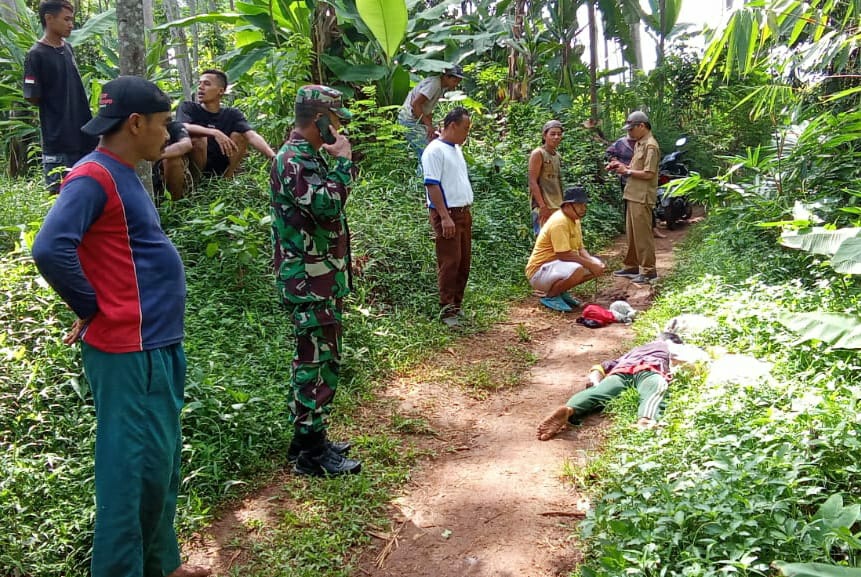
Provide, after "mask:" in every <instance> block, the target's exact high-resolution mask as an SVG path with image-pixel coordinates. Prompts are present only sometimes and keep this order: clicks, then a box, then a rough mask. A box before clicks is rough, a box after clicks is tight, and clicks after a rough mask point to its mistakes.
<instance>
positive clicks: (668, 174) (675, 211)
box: [655, 136, 693, 230]
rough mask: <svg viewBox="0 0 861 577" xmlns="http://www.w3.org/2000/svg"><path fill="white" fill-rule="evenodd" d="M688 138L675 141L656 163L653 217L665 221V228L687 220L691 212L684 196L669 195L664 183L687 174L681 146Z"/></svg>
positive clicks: (690, 207)
mask: <svg viewBox="0 0 861 577" xmlns="http://www.w3.org/2000/svg"><path fill="white" fill-rule="evenodd" d="M687 141H688V139H687V138H685V137H684V136H683V137H681V138H679V139H678V140H677V141H676V149H675V150H674V151H673V152H671V153H669V154H667V155H666V156H664V157H663V158H662V159H661V162H660V164H659V165H658V199H657V202H656V204H655V217H656V218H657V219H658V220H663V221H664V222H666V223H667V228H668V229H670V230H673V229H674V228H675V226H676V224H677V223H678V222H679V221H680V220H687V219H689V218H690V217H691V214H692V213H693V207H692V206H691V203H690V201H689V200H688V198H687V197H686V196H670V195H669V194H668V193H667V189H666V187H665V186H663V185H665V184H667V183H668V182H670V181H671V180H676V179H677V178H685V177H686V176H688V174H689V171H688V167H687V166H685V163H684V160H682V155H683V154H684V153H685V151H684V150H682V147H683V146H684V145H685V143H687Z"/></svg>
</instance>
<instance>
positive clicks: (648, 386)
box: [565, 371, 667, 420]
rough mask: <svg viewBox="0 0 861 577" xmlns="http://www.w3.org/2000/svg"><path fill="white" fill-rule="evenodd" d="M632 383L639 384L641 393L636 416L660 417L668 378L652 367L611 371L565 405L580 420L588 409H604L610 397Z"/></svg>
mask: <svg viewBox="0 0 861 577" xmlns="http://www.w3.org/2000/svg"><path fill="white" fill-rule="evenodd" d="M630 387H636V389H637V393H639V395H640V408H639V409H638V411H637V416H638V417H641V418H642V417H646V418H648V419H655V420H657V418H658V416H659V415H660V413H661V409H662V408H663V401H664V395H665V394H666V393H667V381H666V379H664V377H662V376H661V375H659V374H658V373H655V372H652V371H640V372H639V373H635V374H633V375H622V374H612V375H610V376H608V377H605V378H604V379H603V380H602V381H601V382H600V383H598V384H597V385H595V386H594V387H590V388H588V389H583V390H582V391H580V392H579V393H577V394H576V395H574V396H573V397H571V398H570V399H568V402H567V403H565V405H566V406H568V407H571V408H572V409H574V414H573V415H571V418H572V419H574V420H579V419H580V418H582V417H583V416H584V415H586V414H588V413H591V412H593V411H596V410H598V409H603V408H604V406H605V405H606V404H607V403H608V402H610V399H613V398H615V397H618V396H619V395H621V394H622V392H623V391H624V390H625V389H627V388H630Z"/></svg>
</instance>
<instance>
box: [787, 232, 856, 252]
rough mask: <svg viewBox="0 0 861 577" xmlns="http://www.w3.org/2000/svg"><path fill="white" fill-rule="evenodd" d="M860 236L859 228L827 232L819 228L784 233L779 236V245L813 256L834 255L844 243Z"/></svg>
mask: <svg viewBox="0 0 861 577" xmlns="http://www.w3.org/2000/svg"><path fill="white" fill-rule="evenodd" d="M859 234H861V228H841V229H837V230H829V229H826V228H823V227H820V226H817V227H813V228H811V229H808V230H801V231H786V232H784V233H783V234H782V235H780V244H782V245H783V246H786V247H789V248H795V249H800V250H803V251H807V252H812V253H813V254H823V255H827V256H832V255H834V254H835V253H836V252H837V250H838V249H839V248H840V245H841V244H843V242H844V241H846V240H847V239H850V238H855V237H857V236H858V235H859Z"/></svg>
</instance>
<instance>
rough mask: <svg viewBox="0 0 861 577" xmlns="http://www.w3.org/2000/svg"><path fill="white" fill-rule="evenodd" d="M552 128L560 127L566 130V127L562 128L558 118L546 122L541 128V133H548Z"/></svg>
mask: <svg viewBox="0 0 861 577" xmlns="http://www.w3.org/2000/svg"><path fill="white" fill-rule="evenodd" d="M551 128H559V129H561V130H564V128H562V123H561V122H559V121H558V120H548V121H547V122H546V123H544V128H542V129H541V134H547V131H548V130H550V129H551Z"/></svg>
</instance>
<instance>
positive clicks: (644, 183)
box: [622, 132, 661, 206]
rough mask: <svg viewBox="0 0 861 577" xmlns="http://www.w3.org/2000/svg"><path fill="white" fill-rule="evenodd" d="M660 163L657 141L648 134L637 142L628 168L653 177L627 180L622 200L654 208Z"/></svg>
mask: <svg viewBox="0 0 861 577" xmlns="http://www.w3.org/2000/svg"><path fill="white" fill-rule="evenodd" d="M660 162H661V149H660V148H659V147H658V141H657V140H655V137H654V136H652V133H651V132H650V133H648V134H647V135H646V136H644V137H643V138H641V139H640V140H638V141H637V145H636V146H635V147H634V156H633V158H631V164H630V165H629V167H630V169H631V170H646V171H649V172H651V173H652V174H653V176H652V178H651V179H649V180H643V179H642V178H628V182H627V183H626V184H625V194H624V195H622V198H624V199H625V200H631V201H634V202H640V203H643V204H646V205H648V206H655V202H656V201H657V199H658V165H659V164H660Z"/></svg>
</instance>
